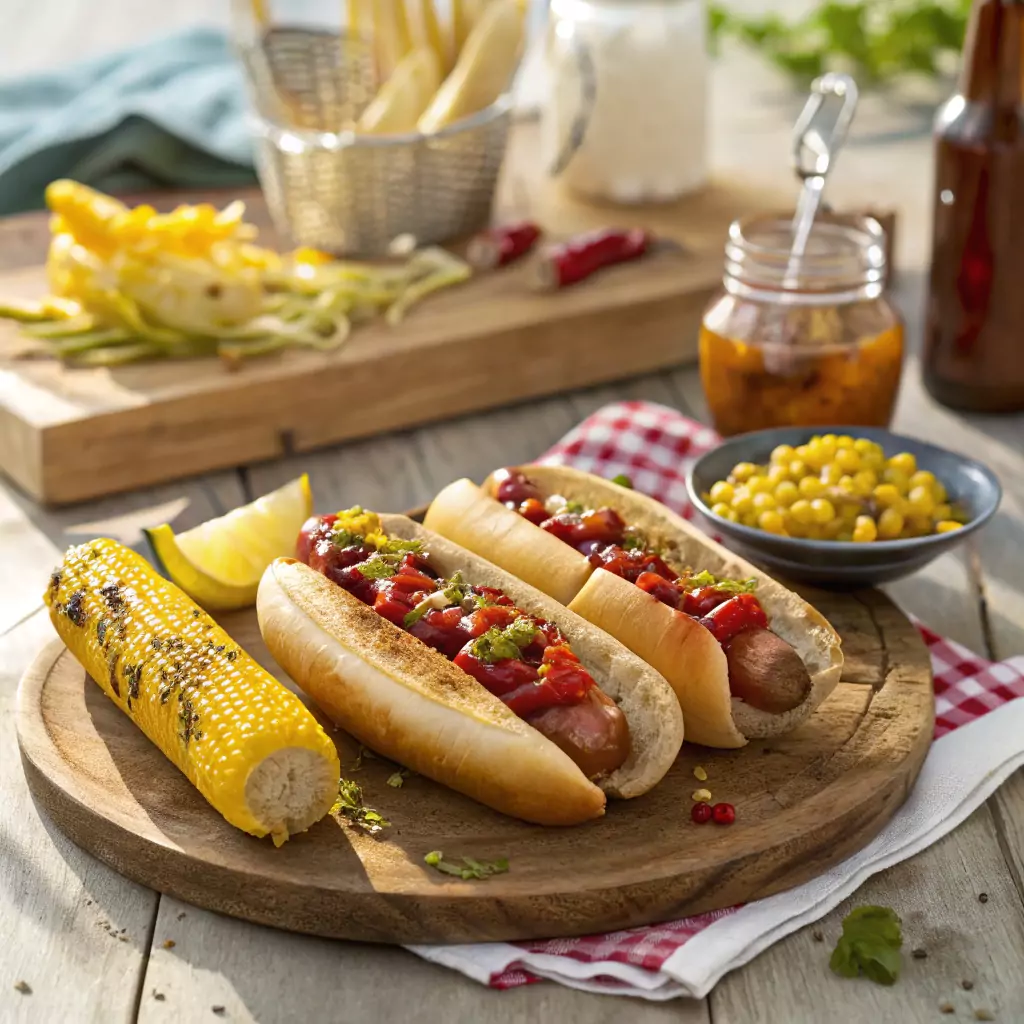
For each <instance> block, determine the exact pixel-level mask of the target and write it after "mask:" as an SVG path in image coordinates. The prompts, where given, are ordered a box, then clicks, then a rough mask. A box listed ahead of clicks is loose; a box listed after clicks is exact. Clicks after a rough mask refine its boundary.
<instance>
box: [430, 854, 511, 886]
mask: <svg viewBox="0 0 1024 1024" xmlns="http://www.w3.org/2000/svg"><path fill="white" fill-rule="evenodd" d="M423 861H424V863H426V864H429V865H430V866H431V867H432V868H435V869H436V870H438V871H440V872H441V873H442V874H445V875H454V876H455V877H456V878H461V879H463V881H467V882H468V881H470V880H471V879H475V878H490V877H491V875H503V874H505V873H506V872H507V871H508V858H507V857H499V858H498V859H497V860H493V861H479V860H474V859H473V858H472V857H463V858H462V863H461V864H455V863H453V862H452V861H447V860H445V859H444V854H443V853H442V852H441V851H440V850H432V851H431V852H430V853H428V854H427V855H426V856H425V857H424V858H423Z"/></svg>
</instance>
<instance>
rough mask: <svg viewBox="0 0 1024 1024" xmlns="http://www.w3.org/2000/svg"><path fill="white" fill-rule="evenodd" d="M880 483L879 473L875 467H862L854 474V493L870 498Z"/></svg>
mask: <svg viewBox="0 0 1024 1024" xmlns="http://www.w3.org/2000/svg"><path fill="white" fill-rule="evenodd" d="M877 484H878V474H877V473H876V472H875V471H874V470H873V469H861V470H858V471H857V472H856V473H854V474H853V487H854V490H853V493H854V494H856V495H857V497H859V498H870V497H871V494H872V492H873V491H874V489H875V486H876V485H877Z"/></svg>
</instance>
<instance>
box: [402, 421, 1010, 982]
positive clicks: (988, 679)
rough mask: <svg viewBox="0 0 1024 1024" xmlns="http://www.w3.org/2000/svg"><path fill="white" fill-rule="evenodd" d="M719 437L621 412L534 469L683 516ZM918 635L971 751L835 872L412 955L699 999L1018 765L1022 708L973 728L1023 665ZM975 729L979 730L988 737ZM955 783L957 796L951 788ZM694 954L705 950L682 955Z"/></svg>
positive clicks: (953, 722)
mask: <svg viewBox="0 0 1024 1024" xmlns="http://www.w3.org/2000/svg"><path fill="white" fill-rule="evenodd" d="M718 440H719V438H718V436H717V435H716V434H715V433H714V431H712V430H710V429H709V428H708V427H705V426H702V425H701V424H699V423H695V422H694V421H693V420H690V419H687V418H686V417H685V416H683V415H681V414H680V413H678V412H676V411H675V410H673V409H668V408H665V407H664V406H659V405H654V404H651V403H648V402H617V403H615V404H613V405H608V406H605V407H604V408H603V409H600V410H599V411H598V412H596V413H594V414H593V415H592V416H590V417H588V418H587V419H586V420H584V421H583V423H581V424H580V425H579V426H578V427H576V428H575V429H574V430H572V431H571V432H570V433H569V434H568V435H566V437H564V438H563V439H562V440H561V441H560V442H559V443H558V444H556V445H555V446H554V448H552V449H551V450H550V451H549V452H547V453H546V454H545V455H544V456H543V457H542V458H541V459H540V460H539V461H540V462H544V463H547V464H549V465H567V466H574V467H576V468H577V469H583V470H587V471H589V472H592V473H596V474H597V475H598V476H602V477H605V478H610V477H613V476H615V475H617V474H619V473H625V474H626V475H627V476H628V477H629V478H630V479H631V480H632V482H633V486H634V487H635V488H636V489H637V490H638V491H643V492H644V493H646V494H650V495H652V496H653V497H655V498H658V499H659V500H660V501H662V502H664V503H665V504H666V505H667V506H668V507H669V508H672V509H673V510H674V511H676V512H678V513H681V514H682V515H684V516H686V517H687V518H691V517H692V516H693V509H692V507H691V506H690V504H689V500H688V498H687V494H686V484H685V480H686V474H687V471H688V470H689V468H690V466H691V465H692V464H693V463H694V462H695V461H696V460H697V459H698V458H699V457H700V456H701V455H703V454H704V453H705V452H707V451H708V450H710V449H711V448H713V447H714V446H715V445H716V444H717V443H718ZM919 629H920V630H921V635H922V636H923V638H924V640H925V643H926V644H927V645H928V649H929V653H930V655H931V659H932V671H933V673H934V677H935V712H936V716H935V737H936V739H939V738H940V737H943V736H945V735H947V734H948V733H952V732H954V731H955V730H958V729H960V728H961V727H962V726H964V725H968V724H970V723H979V726H978V727H975V732H976V735H975V736H974V737H973V740H974V742H972V743H970V744H969V746H968V745H967V744H965V745H964V746H965V749H964V750H962V751H961V750H957V751H954V750H953V744H954V743H956V742H957V740H959V739H961V736H962V737H963V738H964V739H967V738H968V737H967V736H966V735H964V734H961V736H958V737H956V738H950V739H949V740H946V741H944V742H943V743H941V744H935V745H934V746H933V748H932V752H931V753H930V754H929V757H928V760H927V761H926V764H925V767H924V769H923V770H922V773H921V777H920V779H919V781H918V784H917V786H916V787H915V791H914V793H913V794H912V796H911V798H910V800H908V802H907V804H906V805H905V806H904V808H902V809H901V811H900V812H899V813H898V815H897V818H898V819H900V821H897V818H894V819H893V822H892V823H891V824H890V826H889V827H887V829H885V830H883V833H882V834H881V835H880V836H879V837H878V838H876V840H874V841H873V842H872V843H871V844H870V845H869V846H868V847H867V848H866V849H865V850H862V851H861V852H860V853H858V854H856V855H854V857H852V858H850V859H849V860H848V861H847V862H845V863H844V864H841V865H839V866H838V867H837V868H833V869H832V870H831V871H830V872H828V873H826V875H824V876H822V877H821V878H819V879H815V880H814V881H812V882H810V883H807V884H806V885H805V886H801V887H799V888H798V889H795V890H791V891H790V892H788V893H781V894H779V895H778V896H773V897H771V898H769V899H766V900H760V901H758V902H757V903H755V904H749V905H747V906H745V907H733V908H731V909H726V910H721V911H716V912H714V913H709V914H702V915H699V916H697V917H690V918H684V919H682V920H679V921H671V922H667V923H664V924H658V925H652V926H649V927H645V928H631V929H629V930H626V931H620V932H612V933H610V934H607V935H590V936H585V937H583V938H570V939H549V940H546V941H543V942H521V943H514V944H510V943H490V944H476V945H470V946H446V947H413V948H414V951H415V952H417V953H419V954H420V955H422V956H426V957H427V958H428V959H431V960H434V961H435V962H438V963H443V964H445V965H446V966H449V967H453V968H455V969H456V970H460V971H462V972H463V973H465V974H467V975H469V976H470V977H473V978H476V979H477V980H479V981H483V982H485V983H487V984H489V985H491V986H492V987H494V988H501V989H505V988H513V987H515V986H518V985H526V984H530V983H531V982H536V981H542V980H544V979H545V978H549V979H553V980H557V981H561V982H563V983H564V984H569V985H573V986H575V987H579V988H586V989H589V990H591V991H601V992H607V993H610V994H622V995H637V996H643V997H646V998H653V999H665V998H671V997H672V996H675V995H687V994H689V995H703V994H704V993H705V992H706V991H707V990H709V989H710V987H711V986H713V984H714V983H715V981H717V980H718V978H719V977H721V975H722V974H724V973H726V971H728V970H731V969H733V968H734V967H736V966H739V965H740V964H741V963H745V962H746V961H747V960H749V959H751V958H752V957H753V956H755V955H756V954H757V953H758V952H760V951H761V950H762V949H764V948H767V946H768V945H770V944H771V943H772V942H774V941H777V940H778V939H779V938H781V937H782V936H783V935H786V934H788V933H789V932H790V931H793V930H795V929H796V928H798V927H801V926H802V925H803V924H806V923H808V922H810V921H813V920H816V919H818V918H820V917H821V916H823V915H824V914H825V913H827V912H828V910H830V909H831V908H832V907H833V906H835V905H836V904H837V903H838V902H840V901H841V899H842V898H845V896H846V895H848V894H849V892H852V891H853V888H855V887H856V886H857V885H859V884H860V883H861V882H863V880H864V879H865V878H867V877H869V876H870V875H871V874H873V873H875V872H876V871H879V870H881V869H882V868H884V867H887V866H889V865H890V864H893V863H896V862H898V861H899V860H903V859H905V858H906V857H909V856H911V855H913V854H914V853H916V852H918V851H919V850H920V849H924V848H925V847H926V846H928V845H930V844H931V843H932V842H935V841H936V840H937V839H938V838H939V837H940V836H941V835H944V834H945V833H946V832H948V831H949V830H950V829H951V828H953V827H955V825H956V824H958V823H959V822H960V821H962V820H963V818H964V817H966V816H967V814H968V813H970V811H971V810H973V809H974V807H976V806H977V805H978V804H979V803H981V801H982V800H983V799H985V798H987V796H988V795H989V793H990V792H991V791H993V790H994V789H995V787H996V786H997V785H998V784H999V783H1000V782H1001V781H1002V780H1003V779H1005V778H1006V777H1007V775H1008V774H1009V773H1010V772H1011V771H1012V770H1014V768H1016V767H1017V766H1018V765H1019V764H1020V763H1021V762H1022V761H1024V739H1018V738H1017V737H1020V736H1024V732H1021V729H1022V728H1024V703H1022V704H1019V705H1016V706H1014V707H1013V708H1012V709H1010V708H1006V712H1011V710H1012V717H1013V719H1014V722H1013V723H1011V722H1010V720H1009V719H1010V717H1011V716H1010V715H1008V714H1006V712H1004V714H1003V715H1002V716H994V718H998V719H999V721H998V722H995V721H994V720H993V721H992V722H989V723H987V724H986V723H981V722H980V720H981V719H982V718H983V717H984V716H987V715H988V714H989V712H991V711H995V710H996V709H998V708H1002V707H1004V706H1005V705H1007V704H1008V703H1009V702H1011V701H1013V700H1014V699H1015V698H1016V697H1020V696H1024V657H1017V658H1011V659H1009V660H1008V661H1005V662H999V663H993V662H990V661H986V660H985V659H984V658H980V657H978V656H977V655H975V654H972V653H971V652H970V651H969V650H967V648H965V647H963V646H962V645H960V644H957V643H954V642H953V641H950V640H946V639H944V638H942V637H940V636H939V635H938V634H936V633H933V632H932V631H931V630H929V629H927V628H926V627H924V626H920V625H919ZM1017 718H1019V719H1020V722H1019V723H1017V722H1016V719H1017ZM979 730H984V732H985V734H986V736H985V738H984V739H983V738H982V735H981V731H979ZM970 731H971V730H968V732H970ZM944 753H945V754H946V755H948V757H946V758H944V757H943V756H942V755H943V754H944ZM954 755H955V756H954ZM947 761H948V762H951V763H949V764H947V763H946V762H947ZM971 765H973V772H972V770H971ZM947 769H949V770H951V771H955V773H956V776H957V778H956V784H955V785H954V786H953V787H951V786H950V784H949V780H948V779H945V781H943V780H944V776H945V775H946V774H948V772H947ZM957 786H959V787H960V789H959V792H955V791H954V790H956V787H957ZM933 790H934V793H933ZM943 801H945V805H943ZM712 926H714V927H712ZM713 933H714V937H715V941H714V942H711V941H710V939H711V938H712V934H713ZM698 939H700V940H701V941H700V942H699V943H698V942H696V941H695V940H698ZM697 945H700V947H701V948H700V949H699V950H696V949H694V950H693V955H692V957H689V956H688V954H689V952H690V950H691V949H692V948H693V947H694V946H697ZM688 961H690V962H688Z"/></svg>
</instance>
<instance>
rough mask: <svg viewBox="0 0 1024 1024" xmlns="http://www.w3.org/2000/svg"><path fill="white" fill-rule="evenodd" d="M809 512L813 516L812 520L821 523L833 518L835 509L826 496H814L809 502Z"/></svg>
mask: <svg viewBox="0 0 1024 1024" xmlns="http://www.w3.org/2000/svg"><path fill="white" fill-rule="evenodd" d="M811 513H812V514H813V516H814V522H816V523H818V524H819V525H821V524H823V523H827V522H828V521H829V520H830V519H833V518H835V514H836V509H835V506H834V505H833V504H832V502H831V501H829V500H828V498H815V499H814V501H812V502H811Z"/></svg>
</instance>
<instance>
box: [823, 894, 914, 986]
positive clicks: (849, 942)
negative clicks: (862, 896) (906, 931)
mask: <svg viewBox="0 0 1024 1024" xmlns="http://www.w3.org/2000/svg"><path fill="white" fill-rule="evenodd" d="M902 945H903V933H902V931H901V929H900V919H899V916H898V915H897V914H896V912H895V911H893V910H890V909H889V908H888V907H857V908H856V909H855V910H852V911H851V912H850V913H849V914H847V915H846V917H844V918H843V934H842V935H841V936H840V939H839V942H837V943H836V948H835V950H833V952H832V958H831V959H830V960H829V964H828V965H829V967H831V968H832V970H833V971H835V973H836V974H840V975H842V976H843V977H844V978H856V977H857V976H858V975H859V974H862V973H863V974H865V975H867V977H869V978H870V979H871V980H872V981H874V982H877V983H878V984H879V985H892V984H894V983H895V982H896V979H897V978H899V976H900V967H901V966H902V962H903V961H902V956H901V954H900V947H901V946H902Z"/></svg>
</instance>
